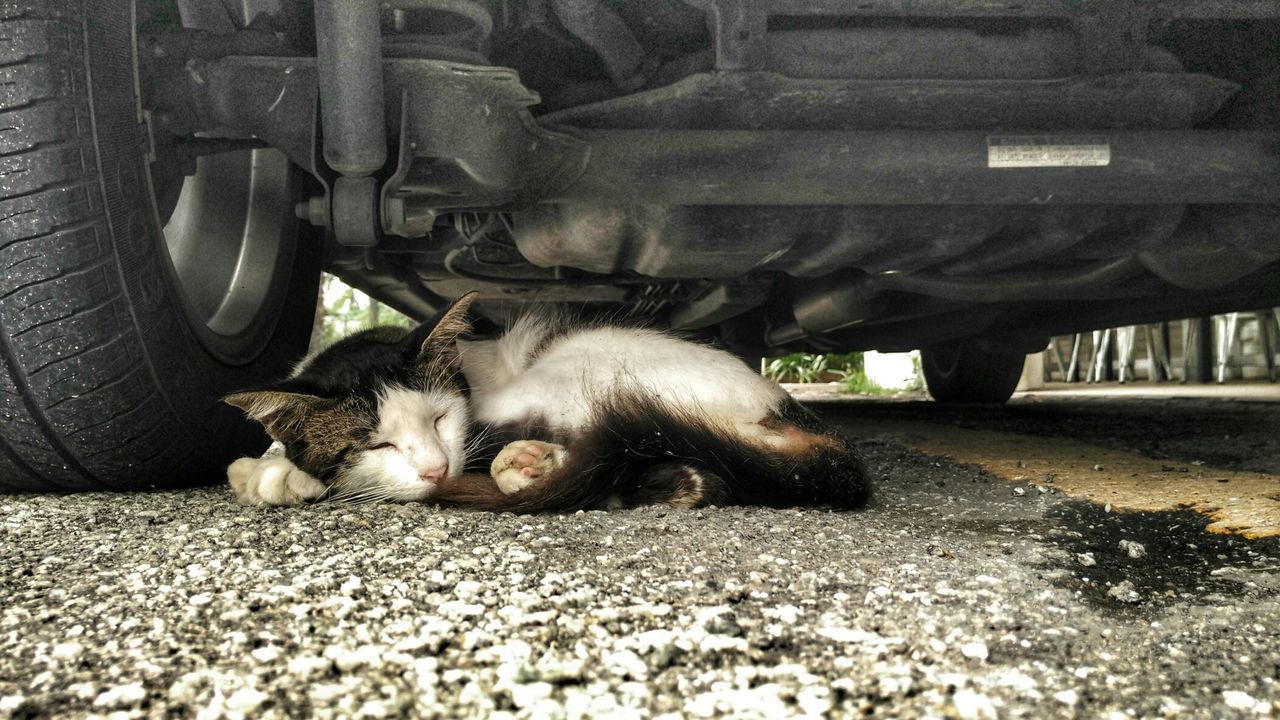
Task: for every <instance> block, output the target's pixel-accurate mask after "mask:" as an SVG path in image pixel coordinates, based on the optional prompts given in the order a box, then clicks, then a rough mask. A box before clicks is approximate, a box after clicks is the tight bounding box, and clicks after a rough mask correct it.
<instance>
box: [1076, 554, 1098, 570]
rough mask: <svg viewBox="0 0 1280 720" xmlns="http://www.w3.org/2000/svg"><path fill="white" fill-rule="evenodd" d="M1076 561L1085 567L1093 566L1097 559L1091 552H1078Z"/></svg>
mask: <svg viewBox="0 0 1280 720" xmlns="http://www.w3.org/2000/svg"><path fill="white" fill-rule="evenodd" d="M1076 562H1078V563H1080V564H1081V565H1083V566H1085V567H1093V566H1094V565H1097V564H1098V561H1097V560H1095V559H1094V558H1093V553H1079V554H1077V555H1076Z"/></svg>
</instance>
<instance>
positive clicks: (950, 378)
mask: <svg viewBox="0 0 1280 720" xmlns="http://www.w3.org/2000/svg"><path fill="white" fill-rule="evenodd" d="M1026 358H1027V356H1026V354H1025V353H1022V352H1019V351H1016V350H1013V351H1011V350H1006V349H1002V348H993V347H992V346H991V343H990V342H989V341H986V340H963V341H957V342H952V343H946V344H944V345H937V346H934V347H931V348H925V349H924V350H921V351H920V369H921V370H922V371H923V372H924V382H925V385H927V386H928V388H929V394H930V395H931V396H933V399H934V400H937V401H938V402H949V403H1003V402H1007V401H1008V400H1009V397H1010V396H1012V395H1013V391H1014V388H1016V387H1017V386H1018V379H1019V378H1021V377H1022V365H1023V363H1024V362H1025V361H1026Z"/></svg>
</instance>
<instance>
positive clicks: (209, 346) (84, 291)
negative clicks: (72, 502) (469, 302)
mask: <svg viewBox="0 0 1280 720" xmlns="http://www.w3.org/2000/svg"><path fill="white" fill-rule="evenodd" d="M131 12H132V8H131V3H130V2H128V1H127V0H103V1H99V2H92V3H89V2H81V1H80V0H74V1H72V0H67V1H63V0H26V1H25V2H22V1H20V2H0V36H3V37H4V38H5V43H4V44H2V45H0V271H2V274H0V363H3V369H2V370H0V490H19V491H72V490H103V489H114V490H137V489H150V488H174V487H185V486H192V485H198V484H205V483H209V482H214V481H218V480H222V479H223V478H224V477H225V475H224V470H225V466H226V463H227V462H229V461H230V460H231V459H233V457H234V456H235V454H236V453H240V452H253V451H255V450H261V448H262V446H264V445H265V439H264V437H263V436H262V435H261V432H260V431H259V430H258V429H257V428H255V427H253V426H251V425H250V424H248V423H246V422H244V421H243V420H242V418H240V417H239V415H238V413H236V412H235V411H233V410H232V409H231V408H229V407H226V406H224V405H222V403H220V402H218V398H219V397H221V396H222V395H224V394H226V393H228V392H231V391H233V390H236V389H240V388H244V387H247V386H251V385H253V384H255V383H260V382H263V381H264V380H266V379H268V378H273V377H278V376H279V375H281V374H283V373H285V372H287V369H288V364H289V362H291V361H292V360H293V359H294V358H296V356H298V355H299V354H301V353H302V352H303V351H305V348H306V344H307V340H308V336H309V334H310V330H311V318H312V313H313V312H314V308H315V301H316V292H317V283H318V281H319V265H318V263H319V258H318V252H314V251H311V252H308V251H307V249H303V248H300V247H299V244H300V243H302V242H305V241H306V240H307V239H308V237H307V236H304V235H303V234H302V233H304V232H309V230H307V229H305V228H304V227H303V226H301V224H300V223H298V222H297V221H296V220H294V219H293V218H292V208H293V204H292V203H293V199H292V198H291V197H289V195H288V194H289V193H291V192H294V191H297V190H299V189H300V179H299V176H298V173H297V171H296V170H290V169H289V167H288V165H287V163H285V162H284V161H283V160H282V157H281V156H278V155H277V156H272V155H271V153H274V151H265V150H254V151H251V152H252V153H253V154H252V155H250V154H249V152H250V151H246V152H245V153H243V154H242V157H241V158H240V160H239V161H235V160H232V161H231V164H233V165H234V164H236V163H237V162H238V163H239V165H238V166H239V167H242V168H243V167H248V168H249V169H248V170H247V171H246V172H250V173H253V177H254V178H256V179H257V181H260V184H262V185H263V186H264V187H265V186H266V185H267V184H270V183H274V184H273V185H272V186H271V187H270V188H269V189H270V194H269V198H270V202H269V203H267V204H265V205H264V204H263V203H264V198H267V197H268V195H266V194H263V193H265V190H263V191H262V192H259V190H260V189H254V190H252V192H251V191H250V190H249V189H247V188H244V187H222V188H220V191H221V193H222V194H223V195H224V196H227V197H238V196H239V195H240V194H244V196H245V197H249V198H252V200H253V201H254V202H256V203H257V204H256V205H252V206H251V205H249V204H247V203H249V202H250V201H249V200H246V201H245V203H242V207H241V209H243V210H246V211H252V212H253V213H254V214H255V217H254V220H255V222H258V224H257V225H253V224H252V223H248V222H247V220H246V222H244V223H242V230H243V232H242V237H241V238H240V240H239V242H242V244H241V245H235V244H234V243H235V242H237V241H236V240H235V238H234V237H233V238H232V240H231V241H230V242H232V244H231V245H225V244H220V243H221V241H220V240H218V239H217V236H216V234H215V235H213V236H211V239H210V242H209V244H208V246H207V247H202V246H201V245H200V244H199V243H196V242H187V243H186V246H185V247H184V248H182V252H183V253H184V254H183V258H182V261H181V262H178V261H177V260H176V259H175V258H176V257H177V255H176V254H175V252H176V251H173V248H174V245H173V243H172V242H171V241H170V240H169V239H167V237H166V235H165V224H166V223H165V222H162V221H161V219H160V216H159V212H158V210H157V207H156V202H155V197H156V196H157V195H158V194H160V193H157V192H155V191H154V190H153V188H155V187H157V185H156V184H155V183H156V182H158V180H156V179H153V178H152V174H151V163H150V162H149V156H150V152H149V150H150V148H149V143H148V135H147V133H146V130H145V128H146V125H145V123H144V121H143V120H144V118H143V116H142V113H141V111H140V108H141V104H140V102H139V101H138V91H137V88H136V85H135V83H136V80H135V78H136V77H137V73H136V67H135V63H134V57H135V56H136V52H135V48H134V43H133V36H134V33H133V25H132V22H133V18H132V16H131ZM204 160H206V158H202V159H201V161H202V163H203V161H204ZM224 160H225V159H224ZM217 164H218V163H216V162H215V163H213V164H212V165H210V167H213V166H215V165H217ZM223 164H226V163H225V162H224V163H223ZM233 176H234V175H230V176H228V175H224V176H221V177H223V178H225V177H233ZM234 177H240V176H234ZM246 177H247V176H246ZM180 178H181V176H180V175H179V179H180ZM161 179H162V178H161ZM213 179H218V176H216V174H215V178H213ZM184 187H185V186H184ZM241 191H243V193H241ZM184 192H185V191H184ZM197 195H198V193H197ZM188 205H191V201H188ZM194 207H195V209H196V211H203V212H207V213H210V215H209V216H208V218H207V219H209V220H210V221H211V222H213V221H214V220H216V218H214V217H213V215H212V213H213V212H214V211H215V210H216V209H217V208H214V207H213V206H208V207H205V206H201V205H200V204H199V202H198V201H197V202H196V204H195V206H194ZM189 209H190V208H189ZM221 209H222V210H225V209H226V208H225V206H224V207H223V208H221ZM264 218H265V219H267V220H269V221H267V222H263V220H264ZM242 219H243V218H242ZM187 220H188V225H189V228H188V229H189V230H191V231H194V232H200V231H201V227H200V220H201V217H200V216H199V215H196V216H194V217H188V218H187ZM215 225H216V223H215ZM211 228H212V229H213V230H216V227H213V226H211ZM255 233H256V234H255ZM192 239H193V238H187V240H192ZM196 239H198V238H196ZM206 250H207V251H208V252H209V253H212V255H209V256H205V255H201V253H202V252H204V251H206ZM249 251H252V252H249ZM236 252H242V254H244V253H248V255H247V256H246V257H249V258H251V259H253V261H254V267H253V268H252V269H253V270H254V272H255V273H256V275H255V276H254V277H253V278H250V279H249V280H248V281H246V282H245V283H241V284H243V285H245V286H247V287H249V288H250V289H252V290H253V293H252V295H249V296H245V295H243V294H237V293H239V290H236V292H230V291H228V290H227V289H228V288H230V289H236V288H239V287H240V285H237V284H236V283H237V282H238V281H237V280H236V278H234V277H231V278H230V279H229V280H228V279H227V277H224V276H225V275H226V273H227V272H230V271H232V270H240V271H244V270H246V268H245V267H244V265H243V264H241V265H228V264H227V263H230V262H233V261H231V260H226V259H225V258H231V257H233V256H234V254H235V253H236ZM219 257H223V258H224V259H223V260H219V259H218V258H219ZM202 265H203V266H204V267H207V268H209V269H213V270H219V269H220V270H221V271H225V272H222V273H221V274H219V273H204V274H202V273H201V272H199V270H201V268H202ZM184 268H185V271H186V278H185V279H184V278H183V277H181V273H180V271H181V270H183V269H184ZM209 278H213V280H214V281H216V282H214V286H213V287H212V288H210V287H209V286H208V282H210V280H209ZM223 281H227V282H228V283H229V284H227V285H226V286H225V287H224V288H222V289H221V290H219V288H218V286H217V282H223ZM202 282H203V283H205V286H203V287H202V286H201V283H202ZM219 292H223V299H224V300H235V301H236V302H235V303H231V305H232V306H231V307H229V308H228V307H217V308H214V309H213V310H210V307H209V306H210V301H211V299H212V300H217V299H218V297H219ZM236 303H239V304H238V305H237V304H236ZM215 304H216V303H215ZM223 305H226V303H223Z"/></svg>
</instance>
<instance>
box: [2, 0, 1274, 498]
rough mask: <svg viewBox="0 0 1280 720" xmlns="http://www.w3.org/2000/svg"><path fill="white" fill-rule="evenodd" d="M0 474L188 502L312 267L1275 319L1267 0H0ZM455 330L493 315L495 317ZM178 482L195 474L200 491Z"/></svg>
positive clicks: (1133, 317)
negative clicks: (164, 492) (140, 490)
mask: <svg viewBox="0 0 1280 720" xmlns="http://www.w3.org/2000/svg"><path fill="white" fill-rule="evenodd" d="M0 35H3V37H5V38H6V42H5V43H4V44H2V45H0V266H3V267H5V268H6V273H5V274H4V275H3V276H2V277H0V361H3V366H4V371H3V372H0V381H2V382H3V385H0V390H3V392H0V421H2V422H3V429H4V432H3V437H0V486H3V487H16V488H20V489H76V488H99V487H104V486H106V487H119V488H134V487H157V486H162V485H163V486H169V485H174V484H178V485H181V484H193V483H201V482H211V481H215V480H217V479H219V475H220V472H219V471H218V467H219V464H221V465H222V466H223V467H225V463H226V462H229V461H230V459H231V458H233V457H235V455H236V453H242V452H254V451H260V449H261V443H262V440H263V439H262V438H261V437H260V436H259V435H257V434H255V433H256V430H255V429H254V428H252V427H249V426H248V425H247V424H246V423H244V422H243V420H242V419H241V418H240V417H238V416H237V415H236V414H235V413H234V412H232V411H231V409H230V408H222V407H219V406H218V404H217V402H216V400H217V398H219V397H222V396H224V395H226V394H227V393H229V392H232V391H235V390H237V389H241V388H245V387H250V386H254V385H255V384H259V383H262V382H265V381H266V380H268V379H271V378H278V377H281V376H283V375H285V374H287V372H288V368H289V367H290V366H291V364H292V363H293V362H295V361H296V359H297V358H298V357H299V356H300V355H301V354H302V353H303V352H305V350H306V347H307V335H308V333H309V332H310V329H311V326H312V323H313V319H314V316H315V307H316V286H317V283H318V282H319V277H320V271H321V270H327V271H329V272H331V273H333V274H335V275H338V276H339V277H341V278H342V279H343V280H344V281H346V282H347V283H348V284H350V285H352V286H354V287H356V288H358V289H361V290H363V291H365V292H367V293H368V294H370V295H371V296H373V297H375V298H377V299H379V300H381V301H382V302H385V303H387V304H388V305H390V306H392V307H394V308H396V309H398V310H401V311H403V312H405V313H407V314H408V315H410V316H412V317H415V318H427V317H429V316H431V315H432V314H433V313H435V312H437V311H439V310H441V309H443V308H444V307H446V306H447V305H448V304H449V302H451V300H453V299H454V298H457V297H459V296H461V295H462V294H463V293H464V292H466V291H469V290H478V291H479V292H480V297H481V300H480V302H479V303H478V304H477V307H478V308H479V311H480V313H481V315H483V316H485V317H487V318H488V319H489V320H492V321H494V322H501V321H503V320H505V319H507V318H508V317H510V315H511V314H512V313H515V312H518V311H520V310H521V309H522V308H525V307H528V306H531V305H536V304H540V303H557V304H564V305H570V306H574V307H577V308H579V309H580V310H581V311H582V312H584V313H587V314H593V313H599V314H604V315H609V316H611V317H619V316H625V317H628V318H631V319H634V320H636V321H638V322H644V323H649V324H652V325H656V326H660V327H668V328H672V329H674V330H676V331H679V332H681V333H683V334H685V335H688V336H691V337H696V338H700V339H705V340H710V341H713V342H718V343H720V344H722V345H723V346H725V347H728V348H730V349H732V350H733V351H735V352H736V353H737V354H739V355H741V356H742V357H744V358H759V357H762V356H767V355H773V354H781V353H783V352H788V351H854V350H862V349H877V350H904V349H913V348H919V349H921V350H922V365H923V370H924V373H925V376H926V378H927V379H928V382H929V386H930V392H931V393H932V394H933V395H934V397H935V398H939V399H946V400H958V401H988V402H999V401H1003V400H1005V399H1007V398H1008V397H1009V394H1010V393H1011V392H1012V390H1013V387H1014V384H1015V383H1016V382H1017V377H1018V373H1019V371H1020V368H1021V366H1022V362H1023V358H1024V355H1025V353H1027V352H1031V351H1036V350H1039V349H1041V348H1043V347H1044V345H1045V343H1046V341H1047V339H1048V338H1049V337H1050V336H1051V335H1055V334H1063V333H1073V332H1079V331H1083V330H1088V329H1094V328H1103V327H1110V326H1118V325H1129V324H1135V323H1142V322H1155V321H1162V320H1168V319H1173V318H1179V317H1198V316H1203V315H1207V314H1210V313H1217V312H1228V311H1235V310H1245V309H1251V308H1258V307H1264V306H1272V305H1278V304H1280V5H1278V4H1276V3H1275V2H1273V1H1272V0H1124V1H1120V0H1116V1H1114V2H1086V1H1084V0H1016V1H1014V0H811V1H804V0H628V1H626V2H622V1H620V0H610V1H607V2H606V1H605V0H529V1H527V2H512V1H505V0H381V1H380V2H371V1H360V2H356V1H353V0H319V1H317V2H310V1H309V0H95V1H94V2H88V1H87V0H9V2H4V3H0ZM478 331H480V332H484V331H485V327H484V324H483V323H482V324H481V325H480V326H479V327H478ZM192 468H198V469H196V470H192Z"/></svg>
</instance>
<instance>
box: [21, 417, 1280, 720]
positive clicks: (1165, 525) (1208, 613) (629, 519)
mask: <svg viewBox="0 0 1280 720" xmlns="http://www.w3.org/2000/svg"><path fill="white" fill-rule="evenodd" d="M819 407H820V409H821V410H822V412H824V413H827V414H828V415H829V416H831V417H832V418H834V419H836V420H837V421H838V422H840V423H842V424H844V425H845V426H846V427H847V428H848V429H849V430H850V431H851V432H853V433H856V435H857V436H858V437H859V438H861V447H862V449H863V450H864V452H865V454H866V457H867V459H868V464H869V467H870V469H871V470H872V472H873V474H874V476H875V477H876V478H877V494H876V498H875V500H874V502H873V504H872V506H871V507H869V508H868V509H866V510H865V511H863V512H855V513H834V512H822V511H814V510H802V511H796V510H763V509H755V508H709V509H702V510H696V511H677V510H671V509H662V508H645V509H640V510H633V511H623V512H611V513H602V512H592V513H580V514H575V515H567V516H541V517H514V516H509V515H506V516H495V515H488V514H475V513H466V512H458V511H445V510H440V509H437V508H433V507H430V506H417V505H373V506H341V505H318V506H312V507H306V508H300V509H269V510H268V509H246V508H241V507H238V506H236V505H234V504H233V502H232V499H231V494H230V492H229V491H228V490H227V489H225V488H211V489H206V490H200V491H194V492H174V493H157V494H149V495H106V494H86V495H77V496H67V497H55V496H0V527H2V530H0V553H2V556H3V558H4V560H3V563H2V564H0V573H2V577H0V717H4V716H6V715H7V716H12V717H45V716H53V717H74V716H85V715H91V714H97V715H101V716H104V717H106V716H110V717H122V718H123V717H157V718H177V717H200V718H215V717H253V718H258V717H371V718H373V717H398V716H418V717H531V718H556V717H661V716H665V717H672V718H674V717H712V716H732V717H766V718H777V717H788V716H814V717H823V716H833V717H848V716H855V715H870V716H883V717H948V718H949V717H957V718H994V717H1002V718H1003V717H1033V718H1046V717H1089V718H1093V717H1102V718H1108V717H1114V718H1122V717H1123V718H1128V717H1203V718H1229V717H1242V718H1244V717H1248V718H1252V717H1274V716H1276V715H1278V714H1280V537H1278V535H1280V476H1278V475H1277V473H1280V404H1262V403H1232V402H1219V401H1202V400H1182V401H1136V400H1126V401H1124V402H1114V401H1106V400H1087V401H1085V400H1072V401H1059V400H1053V399H1052V398H1049V399H1045V398H1040V399H1035V400H1022V401H1015V402H1014V403H1013V404H1011V405H1010V406H1007V407H1003V408H968V409H960V410H955V409H947V408H943V407H940V406H937V405H933V404H931V403H923V402H916V403H902V402H883V401H877V402H865V401H864V402H855V403H848V404H837V405H830V404H821V405H820V406H819Z"/></svg>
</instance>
